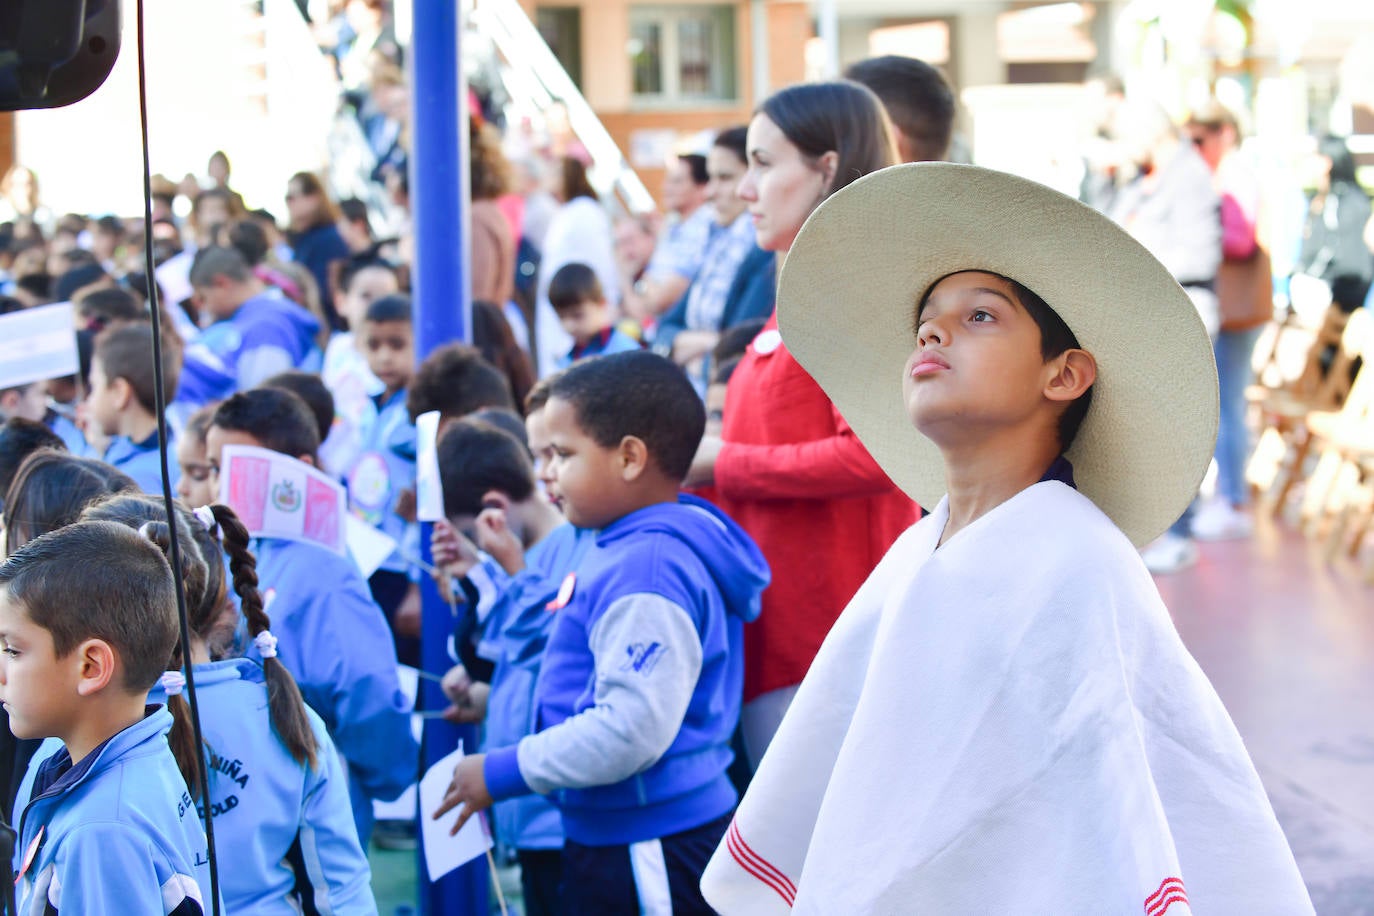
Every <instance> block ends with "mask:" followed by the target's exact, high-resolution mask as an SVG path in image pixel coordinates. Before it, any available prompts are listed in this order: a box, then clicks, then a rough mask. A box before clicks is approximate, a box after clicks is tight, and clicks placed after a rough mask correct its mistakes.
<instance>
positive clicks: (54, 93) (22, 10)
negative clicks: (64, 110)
mask: <svg viewBox="0 0 1374 916" xmlns="http://www.w3.org/2000/svg"><path fill="white" fill-rule="evenodd" d="M119 6H120V4H119V0H3V2H0V111H16V110H18V109H21V108H60V107H62V106H63V105H70V104H72V103H73V102H78V101H80V100H81V99H84V98H85V97H86V96H88V95H90V94H91V93H92V92H94V91H95V90H96V88H97V87H99V86H100V84H101V83H103V82H105V78H106V77H108V76H109V75H110V71H111V70H112V69H113V68H114V63H115V58H116V57H118V56H119V24H120V23H119Z"/></svg>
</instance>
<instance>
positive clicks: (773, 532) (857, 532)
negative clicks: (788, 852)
mask: <svg viewBox="0 0 1374 916" xmlns="http://www.w3.org/2000/svg"><path fill="white" fill-rule="evenodd" d="M777 327H778V323H777V316H776V315H774V316H773V317H772V318H770V319H769V321H768V324H767V325H765V326H764V329H763V331H762V332H761V333H760V334H759V336H758V337H757V338H755V340H754V343H752V344H750V345H749V349H748V351H747V352H746V353H745V356H744V359H743V360H742V361H741V362H740V364H739V366H738V367H737V368H736V369H735V372H734V374H733V375H732V376H731V377H730V387H729V388H728V389H727V392H726V398H725V423H724V428H723V430H722V433H721V436H722V439H723V440H724V444H723V445H722V446H721V450H720V455H719V457H718V458H717V459H716V469H715V478H716V480H715V489H716V494H717V502H718V503H719V505H720V506H721V507H722V508H723V509H725V511H726V512H727V513H729V514H730V516H731V517H732V518H734V519H735V520H736V521H737V522H739V524H740V525H741V527H743V528H744V530H745V531H747V532H749V534H750V535H751V536H752V537H753V538H754V540H755V541H756V542H757V543H758V545H759V548H760V549H761V550H762V551H763V555H764V556H765V557H766V558H767V559H768V563H769V565H770V566H771V567H772V570H773V583H772V585H770V586H769V587H768V589H767V590H766V591H765V592H764V593H763V613H762V615H761V616H760V617H759V619H758V620H757V621H756V622H755V623H752V624H750V625H749V626H747V627H745V629H744V699H745V701H746V702H747V701H748V700H751V699H753V698H754V697H757V696H758V695H759V694H762V693H767V692H768V691H770V690H777V689H779V688H781V687H790V686H792V685H793V684H798V683H800V682H801V680H802V678H803V677H804V676H805V674H806V671H807V669H808V668H809V667H810V666H811V661H812V659H814V658H815V657H816V651H817V650H818V649H820V646H821V642H822V641H823V640H824V639H825V636H826V634H827V633H829V632H830V627H831V625H832V624H834V622H835V619H836V618H837V617H839V615H840V612H841V611H842V610H844V607H845V605H846V604H848V603H849V599H850V598H852V597H853V596H854V593H855V592H856V591H858V589H859V586H860V585H862V584H863V582H864V580H865V579H866V578H868V574H869V573H870V572H872V571H873V567H874V566H876V565H877V564H878V561H879V560H881V559H882V557H883V554H884V553H886V552H887V549H888V547H890V546H892V542H893V541H895V540H896V539H897V536H898V535H899V534H901V533H902V532H903V531H905V530H906V529H907V528H908V527H910V526H911V525H912V524H913V523H914V522H915V521H916V520H917V519H918V518H920V511H921V510H920V509H919V508H918V507H917V505H916V504H915V503H914V502H912V501H911V499H910V498H908V497H907V496H906V495H905V494H904V493H902V491H901V490H899V489H897V487H896V485H895V484H893V483H892V482H891V481H890V480H888V478H887V475H886V474H884V473H883V471H882V469H881V468H879V467H878V464H877V462H875V461H874V460H873V458H872V457H871V456H870V455H869V454H868V451H867V449H865V448H864V447H863V444H862V443H860V442H859V439H858V437H857V436H855V435H854V431H853V430H851V429H850V428H849V424H848V423H846V422H845V421H844V420H843V419H842V418H841V417H840V414H839V411H837V410H836V409H835V407H834V405H832V404H831V403H830V399H829V398H827V397H826V396H825V392H823V391H821V388H820V386H819V385H817V384H816V382H815V381H814V380H813V379H812V378H811V376H809V375H807V374H806V370H805V369H803V368H802V367H801V366H800V365H798V363H797V361H796V360H795V359H793V358H792V354H791V353H789V352H788V351H787V348H786V347H785V346H783V345H782V343H781V338H780V337H779V336H778V333H777ZM893 384H894V385H896V384H897V381H896V380H894V381H893ZM894 397H895V394H894ZM855 676H856V677H857V676H858V674H856V675H855Z"/></svg>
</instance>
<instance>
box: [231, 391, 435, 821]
mask: <svg viewBox="0 0 1374 916" xmlns="http://www.w3.org/2000/svg"><path fill="white" fill-rule="evenodd" d="M226 445H252V446H257V447H259V448H267V449H271V450H272V451H276V452H281V453H282V454H284V455H290V456H291V457H293V458H297V459H299V460H300V461H304V462H305V463H307V464H311V465H313V464H315V463H316V461H315V454H316V451H317V450H318V449H319V446H320V440H319V433H318V431H317V428H316V424H315V419H314V417H312V416H311V415H310V409H309V408H308V407H306V406H305V402H304V401H302V400H301V399H300V398H299V397H297V396H296V395H294V394H292V393H291V392H289V391H284V390H282V389H280V388H255V389H253V390H251V391H241V392H239V393H238V394H236V395H234V396H233V397H231V398H229V399H228V400H226V401H225V402H224V403H223V404H221V405H220V406H219V407H218V408H217V409H216V410H215V415H214V417H213V419H212V420H211V421H210V428H209V430H208V432H207V433H206V437H205V452H206V461H207V463H208V464H209V465H210V468H211V476H212V478H215V486H217V487H218V486H219V483H218V475H219V469H220V466H221V465H220V461H221V457H222V452H223V451H224V447H225V446H226ZM253 553H254V554H255V555H256V556H257V558H258V570H257V572H258V583H259V587H260V588H261V589H262V592H263V596H264V599H265V601H266V603H267V605H268V606H269V610H270V611H271V616H272V619H273V621H275V624H274V633H275V635H276V636H277V638H278V640H279V644H278V646H277V653H278V657H279V658H280V659H281V661H282V663H283V664H285V665H286V668H287V670H288V671H290V672H291V673H292V674H293V675H295V678H296V683H297V684H298V685H299V686H300V689H301V696H303V697H304V698H305V702H306V704H307V705H309V706H310V708H311V709H313V710H315V712H317V713H319V716H320V718H321V719H323V720H324V724H325V727H326V728H327V729H328V730H329V734H330V736H331V737H333V739H334V743H335V745H337V746H338V748H339V752H340V753H342V754H343V756H344V758H345V759H346V760H347V761H348V776H349V790H350V795H351V796H352V800H353V820H354V823H355V824H356V825H357V828H358V840H359V842H360V843H361V845H362V846H363V848H367V843H368V838H369V837H370V835H371V833H372V803H371V800H372V799H382V800H384V801H390V800H392V799H395V798H396V797H397V796H399V795H400V794H401V793H402V792H404V791H405V789H406V787H407V786H409V785H410V784H411V783H413V782H414V781H415V773H416V770H417V768H418V766H419V754H420V749H419V745H418V744H416V742H415V737H414V735H413V734H411V731H410V704H409V703H408V702H407V700H406V698H405V695H404V694H403V693H402V692H401V685H400V681H399V680H398V678H397V674H396V650H395V648H394V647H393V646H392V642H391V633H390V631H389V630H388V629H387V625H386V618H385V617H384V616H383V615H382V612H381V609H380V608H378V607H377V605H376V603H375V602H374V601H373V600H372V595H371V594H370V593H369V592H368V590H367V582H366V581H365V580H364V579H363V577H362V574H361V573H359V572H358V567H357V566H356V565H354V563H353V561H352V560H351V559H350V558H348V557H346V556H341V555H339V554H337V553H335V552H334V551H332V550H330V549H329V548H327V547H324V546H321V545H319V544H312V543H310V542H308V541H288V540H284V539H281V538H257V539H256V540H254V542H253ZM247 655H248V657H249V658H252V659H253V660H254V661H259V660H261V657H262V656H261V652H260V650H259V649H258V648H256V647H252V648H250V650H249V652H248V653H247Z"/></svg>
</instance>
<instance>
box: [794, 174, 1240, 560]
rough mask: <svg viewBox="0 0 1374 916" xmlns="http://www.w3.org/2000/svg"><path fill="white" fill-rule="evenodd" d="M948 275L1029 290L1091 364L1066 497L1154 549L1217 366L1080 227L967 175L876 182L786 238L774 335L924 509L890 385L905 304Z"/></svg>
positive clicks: (1138, 265) (1194, 325) (1127, 245)
mask: <svg viewBox="0 0 1374 916" xmlns="http://www.w3.org/2000/svg"><path fill="white" fill-rule="evenodd" d="M964 270H981V271H988V272H990V273H995V274H1000V275H1002V276H1004V277H1009V278H1011V279H1013V280H1016V281H1017V282H1019V283H1021V284H1022V285H1023V286H1025V287H1027V288H1028V289H1030V290H1032V291H1033V292H1035V293H1036V294H1037V295H1039V296H1040V297H1041V298H1042V299H1044V300H1045V302H1046V303H1048V304H1049V306H1050V308H1052V309H1054V311H1055V312H1056V313H1058V315H1059V316H1060V317H1061V318H1062V319H1063V320H1064V323H1065V324H1067V325H1068V326H1069V329H1070V330H1071V331H1073V333H1074V336H1075V337H1077V338H1078V342H1079V344H1080V345H1081V346H1082V347H1083V349H1085V350H1087V351H1088V352H1089V353H1091V354H1092V355H1093V356H1094V358H1096V360H1097V382H1096V384H1095V386H1094V388H1093V398H1092V406H1091V407H1090V408H1089V410H1088V414H1087V417H1086V419H1085V420H1084V422H1083V425H1082V427H1081V429H1080V430H1079V433H1078V436H1077V438H1076V439H1075V440H1074V442H1073V445H1072V446H1071V447H1070V448H1069V450H1068V452H1067V457H1068V459H1069V460H1070V461H1071V462H1072V463H1073V467H1074V477H1075V480H1076V482H1077V485H1078V488H1079V489H1080V490H1081V491H1082V492H1083V493H1084V494H1085V495H1086V496H1088V497H1089V498H1090V499H1092V500H1093V502H1095V503H1096V504H1097V505H1098V506H1099V507H1100V508H1101V509H1102V510H1103V511H1104V512H1105V513H1106V514H1107V515H1108V516H1110V517H1111V519H1112V520H1113V521H1114V522H1116V524H1117V526H1118V527H1120V528H1121V530H1122V531H1124V532H1125V533H1126V535H1127V536H1128V537H1129V538H1130V539H1131V541H1132V542H1133V543H1135V544H1136V545H1141V544H1144V543H1147V542H1148V541H1150V540H1151V539H1153V538H1154V537H1156V536H1158V535H1159V534H1160V533H1162V532H1163V531H1164V530H1165V529H1166V528H1168V527H1169V525H1171V524H1172V523H1173V522H1174V521H1175V520H1176V519H1178V517H1179V516H1180V515H1181V514H1182V513H1183V510H1184V509H1185V508H1186V507H1187V506H1188V503H1189V501H1191V500H1192V499H1193V497H1194V496H1195V495H1196V494H1197V491H1198V487H1199V485H1200V484H1201V482H1202V478H1203V475H1204V474H1205V473H1206V471H1207V465H1208V463H1209V462H1210V460H1211V458H1212V451H1213V447H1214V445H1215V443H1216V432H1217V416H1218V407H1217V372H1216V363H1215V361H1214V360H1213V357H1212V346H1211V342H1210V340H1209V339H1208V336H1207V332H1206V330H1205V329H1204V327H1203V324H1202V320H1201V318H1199V316H1198V313H1197V310H1196V309H1195V308H1194V307H1193V303H1192V301H1191V300H1190V299H1189V298H1188V295H1187V294H1186V293H1185V292H1184V291H1183V289H1182V288H1181V287H1180V286H1179V285H1178V283H1176V282H1175V281H1174V279H1173V277H1171V276H1170V275H1169V272H1168V271H1167V270H1166V269H1165V268H1164V266H1163V265H1162V264H1160V263H1159V261H1157V260H1156V259H1155V258H1154V256H1152V255H1151V254H1150V253H1149V252H1148V251H1146V250H1145V248H1144V247H1142V246H1141V245H1140V243H1138V242H1137V241H1135V239H1133V238H1131V237H1130V236H1129V235H1128V234H1127V233H1126V232H1125V231H1124V230H1122V229H1121V228H1120V227H1118V226H1117V225H1116V224H1115V223H1113V222H1112V221H1111V220H1109V219H1107V218H1106V217H1104V216H1102V215H1101V214H1099V213H1098V212H1096V211H1095V210H1093V209H1091V208H1089V207H1086V206H1084V205H1083V204H1081V203H1079V202H1078V201H1076V200H1074V199H1072V198H1070V197H1066V196H1064V195H1063V194H1060V193H1059V192H1057V191H1054V190H1051V189H1050V188H1047V187H1045V186H1044V185H1040V184H1037V183H1035V182H1033V181H1028V180H1026V179H1024V178H1018V177H1016V176H1013V175H1008V174H1005V173H1003V172H995V171H991V170H988V169H981V168H977V167H974V166H965V165H954V164H950V163H918V164H915V165H903V166H896V167H894V168H889V169H884V170H882V171H880V172H875V173H873V174H871V175H868V176H866V177H864V178H860V179H858V180H857V181H855V182H854V183H853V184H851V185H849V186H848V187H846V188H844V189H843V190H841V191H838V192H837V193H835V194H834V195H832V196H831V197H830V198H829V199H828V200H826V201H825V202H824V203H823V204H821V206H820V207H818V208H817V209H816V211H815V212H814V213H813V214H811V217H810V218H809V219H808V220H807V221H806V225H805V226H803V227H802V230H801V233H800V234H799V235H798V236H797V240H796V242H795V243H794V244H793V246H792V249H791V251H790V252H789V253H788V255H787V260H786V262H785V264H784V265H783V270H782V277H781V280H780V285H779V289H778V325H779V329H780V330H781V331H782V336H783V340H784V341H785V342H786V344H787V346H788V349H789V350H790V351H791V352H792V354H793V356H795V357H796V359H797V361H798V362H799V363H801V365H802V366H803V367H804V368H805V369H806V371H807V372H809V373H810V374H811V375H812V377H813V378H815V379H816V381H817V382H818V383H819V384H820V386H821V388H823V389H824V390H825V393H826V394H827V395H829V397H830V399H831V400H832V401H833V402H834V403H835V406H836V407H838V408H839V411H840V413H841V414H842V415H843V416H844V418H845V420H846V421H848V423H849V424H850V426H852V427H853V428H854V431H855V432H856V433H857V434H858V436H859V438H860V440H862V441H863V443H864V445H865V446H867V448H868V450H869V452H870V453H871V454H872V455H873V457H874V458H875V459H877V461H878V464H880V465H881V466H882V468H883V470H884V471H886V472H887V474H888V476H889V477H891V478H892V480H893V482H894V483H896V484H897V485H898V486H899V487H901V488H902V489H903V490H904V491H906V493H907V494H908V495H910V496H911V497H912V498H913V499H915V500H916V501H917V502H919V503H920V504H921V505H923V506H926V507H933V506H934V505H935V504H936V503H937V502H938V501H939V500H940V498H941V497H942V496H943V495H944V493H945V490H946V485H945V470H944V462H943V460H942V457H941V454H940V451H939V449H938V448H936V446H935V444H934V443H933V442H931V441H930V440H929V439H927V438H926V437H925V436H923V435H921V433H919V432H918V431H917V430H916V428H915V427H914V426H913V425H912V422H911V419H910V418H909V416H908V414H907V410H906V404H905V400H904V398H903V395H902V373H903V370H904V367H905V365H906V361H907V358H908V357H909V356H910V355H911V353H912V351H913V350H914V349H915V347H916V333H915V320H914V319H915V313H916V305H917V303H918V302H919V301H920V300H921V297H922V296H923V295H924V294H925V293H926V291H927V290H929V289H930V287H931V286H932V285H933V284H934V283H936V282H937V281H938V280H940V279H941V278H942V277H945V276H947V275H949V274H952V273H957V272H959V271H964ZM1047 523H1048V520H1047Z"/></svg>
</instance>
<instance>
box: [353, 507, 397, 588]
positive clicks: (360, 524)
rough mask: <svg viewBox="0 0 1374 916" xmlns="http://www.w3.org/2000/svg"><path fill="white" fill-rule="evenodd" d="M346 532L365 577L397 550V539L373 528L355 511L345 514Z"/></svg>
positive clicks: (354, 558)
mask: <svg viewBox="0 0 1374 916" xmlns="http://www.w3.org/2000/svg"><path fill="white" fill-rule="evenodd" d="M344 534H345V537H346V539H347V541H348V552H349V554H350V555H352V557H353V562H354V563H356V564H358V571H359V572H361V573H362V574H363V578H364V579H371V578H372V574H373V573H375V572H376V571H377V570H378V569H380V568H381V566H382V564H383V563H385V562H386V558H387V557H389V556H391V555H392V554H393V553H395V551H396V539H395V538H394V537H392V536H391V535H389V534H387V533H386V532H385V531H379V530H377V529H376V528H373V527H372V526H371V525H369V524H368V523H367V522H365V521H363V520H362V519H360V518H358V516H356V515H354V514H353V513H351V512H350V513H348V514H347V515H346V516H344Z"/></svg>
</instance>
